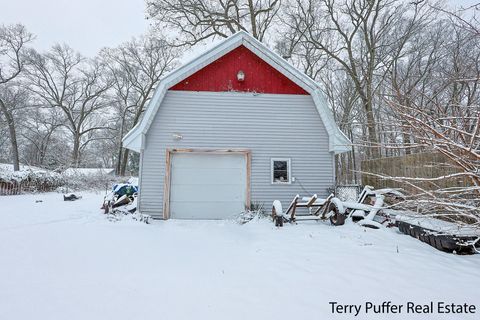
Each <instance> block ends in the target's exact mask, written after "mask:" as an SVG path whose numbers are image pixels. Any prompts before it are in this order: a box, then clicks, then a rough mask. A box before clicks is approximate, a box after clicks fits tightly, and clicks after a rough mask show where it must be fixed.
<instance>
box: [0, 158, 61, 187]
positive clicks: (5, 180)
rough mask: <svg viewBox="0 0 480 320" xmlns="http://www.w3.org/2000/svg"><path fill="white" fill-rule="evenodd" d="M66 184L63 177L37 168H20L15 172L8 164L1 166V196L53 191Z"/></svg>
mask: <svg viewBox="0 0 480 320" xmlns="http://www.w3.org/2000/svg"><path fill="white" fill-rule="evenodd" d="M64 183H65V181H64V179H63V177H62V175H60V174H58V173H56V172H54V171H50V170H46V169H41V168H37V167H32V166H24V165H22V166H20V170H19V171H13V167H12V166H11V165H8V164H0V194H18V193H22V192H38V191H51V190H54V189H55V188H57V187H59V186H61V185H63V184H64Z"/></svg>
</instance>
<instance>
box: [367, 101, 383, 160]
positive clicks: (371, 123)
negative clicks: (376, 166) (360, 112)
mask: <svg viewBox="0 0 480 320" xmlns="http://www.w3.org/2000/svg"><path fill="white" fill-rule="evenodd" d="M364 105H365V111H366V113H367V128H368V140H369V143H370V144H371V146H370V147H369V148H368V150H369V152H368V153H369V155H370V157H371V158H373V159H375V158H379V157H380V151H379V146H378V138H377V129H376V127H375V116H374V114H373V106H372V101H365V102H364Z"/></svg>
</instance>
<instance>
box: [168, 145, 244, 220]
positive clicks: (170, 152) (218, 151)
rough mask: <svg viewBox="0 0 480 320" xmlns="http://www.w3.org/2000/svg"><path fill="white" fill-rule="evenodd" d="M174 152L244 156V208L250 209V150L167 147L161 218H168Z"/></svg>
mask: <svg viewBox="0 0 480 320" xmlns="http://www.w3.org/2000/svg"><path fill="white" fill-rule="evenodd" d="M175 153H197V154H223V155H228V154H241V155H244V156H245V161H246V166H247V168H246V170H247V172H246V174H247V186H246V197H245V198H246V199H245V208H246V209H250V173H251V163H252V152H251V151H250V150H249V149H171V148H169V149H167V150H166V155H165V176H164V179H163V180H164V181H163V183H164V184H163V219H164V220H167V219H170V183H171V170H172V155H173V154H175Z"/></svg>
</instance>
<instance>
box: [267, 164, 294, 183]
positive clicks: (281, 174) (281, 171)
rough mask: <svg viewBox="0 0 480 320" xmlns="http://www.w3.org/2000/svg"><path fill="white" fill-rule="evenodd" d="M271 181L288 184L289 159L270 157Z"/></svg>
mask: <svg viewBox="0 0 480 320" xmlns="http://www.w3.org/2000/svg"><path fill="white" fill-rule="evenodd" d="M271 181H272V183H274V184H289V183H290V182H291V179H290V159H272V180H271Z"/></svg>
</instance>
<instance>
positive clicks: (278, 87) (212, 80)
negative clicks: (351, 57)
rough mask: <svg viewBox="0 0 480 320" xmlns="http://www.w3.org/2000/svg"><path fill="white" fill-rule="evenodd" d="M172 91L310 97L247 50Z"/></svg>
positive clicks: (238, 50)
mask: <svg viewBox="0 0 480 320" xmlns="http://www.w3.org/2000/svg"><path fill="white" fill-rule="evenodd" d="M239 70H242V71H243V72H244V73H245V80H244V81H238V80H237V73H238V71H239ZM170 90H184V91H215V92H221V91H242V92H259V93H276V94H308V93H307V92H306V91H305V90H303V89H302V88H301V87H300V86H298V85H297V84H295V83H294V82H293V81H291V80H290V79H288V78H287V77H285V76H284V75H283V74H281V73H280V72H278V71H277V70H275V69H274V68H273V67H271V66H270V65H269V64H268V63H266V62H265V61H263V60H262V59H261V58H260V57H258V56H257V55H255V54H254V53H253V52H251V51H250V50H249V49H247V48H246V47H244V46H240V47H238V48H236V49H234V50H232V51H230V52H229V53H227V54H225V55H224V56H222V57H220V58H219V59H217V60H216V61H214V62H212V63H210V64H209V65H207V66H206V67H204V68H203V69H201V70H199V71H197V72H196V73H194V74H192V75H191V76H190V77H188V78H186V79H184V80H182V81H181V82H179V83H177V84H176V85H174V86H173V87H171V88H170Z"/></svg>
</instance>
